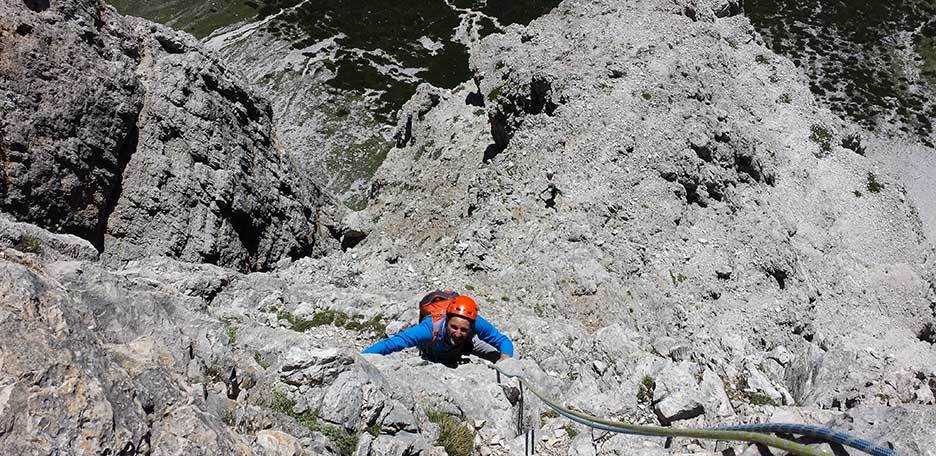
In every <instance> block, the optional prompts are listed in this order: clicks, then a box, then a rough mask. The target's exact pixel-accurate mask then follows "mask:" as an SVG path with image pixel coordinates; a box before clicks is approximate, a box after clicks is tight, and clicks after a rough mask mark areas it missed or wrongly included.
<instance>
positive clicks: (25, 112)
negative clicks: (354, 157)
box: [0, 2, 324, 270]
mask: <svg viewBox="0 0 936 456" xmlns="http://www.w3.org/2000/svg"><path fill="white" fill-rule="evenodd" d="M2 8H3V15H2V19H0V40H2V51H0V53H2V54H0V72H2V79H0V93H2V95H3V97H2V101H0V102H2V103H4V110H3V113H4V114H3V118H2V124H0V128H2V134H3V136H2V142H0V161H2V165H3V173H2V176H0V177H2V179H0V190H2V195H0V209H2V210H3V211H5V212H9V213H11V214H13V215H14V216H15V217H17V218H18V219H20V220H22V221H27V222H31V223H36V224H38V225H41V226H43V227H46V228H49V229H51V230H54V231H61V232H67V233H73V234H77V235H79V236H81V237H84V238H85V239H88V240H89V241H91V242H92V243H93V244H94V245H95V246H96V247H97V248H98V250H100V251H102V252H103V254H102V257H103V258H104V259H105V260H107V261H112V262H121V261H127V260H130V259H134V258H138V257H140V256H146V255H167V256H171V257H175V258H180V259H184V260H187V261H195V262H209V263H216V264H219V265H224V266H230V267H233V268H236V269H239V270H256V269H265V268H268V267H269V266H270V265H272V264H273V263H275V262H276V261H278V260H280V259H282V258H287V257H289V258H298V257H301V256H306V255H309V254H312V253H313V250H314V249H315V246H316V241H317V239H318V237H319V236H318V233H317V232H316V230H317V219H318V214H317V209H316V208H317V207H318V206H319V205H320V203H321V201H322V200H323V198H324V197H323V196H322V194H321V193H320V191H319V190H318V189H317V188H316V187H315V186H314V185H313V184H312V183H311V182H309V181H308V180H306V179H305V178H304V177H303V176H299V175H296V173H291V170H292V169H294V167H293V163H292V162H291V159H290V157H289V155H288V154H287V153H284V152H283V151H282V150H280V149H279V148H278V146H277V144H276V138H275V133H274V130H273V127H272V122H271V112H270V108H269V105H268V104H267V102H265V101H264V100H262V99H260V98H258V97H257V96H255V95H254V94H253V93H252V92H251V91H250V90H249V89H246V88H245V87H244V86H242V85H241V83H240V82H239V81H238V78H237V77H236V76H235V75H233V74H231V73H230V72H228V71H227V70H226V69H225V68H224V67H223V66H222V65H220V64H219V63H218V62H217V61H216V60H215V59H214V58H212V57H211V56H209V55H207V54H205V53H204V52H203V51H202V50H201V48H200V45H199V44H198V43H197V42H196V41H195V40H194V39H192V38H191V37H190V36H188V35H184V34H180V33H177V32H174V31H172V30H170V29H167V28H164V27H161V26H158V25H155V24H152V23H149V22H147V21H143V20H140V19H124V18H122V17H121V16H119V15H117V14H116V13H114V12H113V10H112V9H110V8H109V7H107V6H105V5H104V4H103V3H101V2H65V3H61V4H60V3H56V4H53V5H49V6H48V7H45V8H44V7H42V5H39V6H36V5H33V4H31V3H28V2H27V3H20V2H5V3H4V4H3V5H2Z"/></svg>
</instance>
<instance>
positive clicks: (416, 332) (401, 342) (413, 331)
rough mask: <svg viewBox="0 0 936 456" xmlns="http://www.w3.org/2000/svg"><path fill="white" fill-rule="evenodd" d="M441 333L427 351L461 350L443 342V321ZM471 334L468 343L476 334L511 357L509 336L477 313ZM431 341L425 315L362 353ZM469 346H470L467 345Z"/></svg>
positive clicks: (384, 352) (391, 350)
mask: <svg viewBox="0 0 936 456" xmlns="http://www.w3.org/2000/svg"><path fill="white" fill-rule="evenodd" d="M441 331H442V333H441V334H440V337H439V338H438V340H436V342H435V343H433V344H432V346H431V347H429V352H430V354H432V355H443V354H447V353H450V352H453V351H461V350H463V349H464V347H452V346H450V345H449V344H447V343H446V342H445V340H446V332H447V328H446V326H445V323H444V322H443V323H442V329H441ZM472 332H473V334H470V335H469V337H468V344H470V343H471V336H474V335H477V336H478V338H479V339H481V340H483V341H484V342H487V343H488V344H491V345H492V346H493V347H494V348H496V349H498V350H499V351H500V352H501V353H502V354H505V355H507V356H510V357H513V354H514V351H513V342H511V341H510V338H509V337H507V336H505V335H503V334H501V332H500V331H498V330H497V328H495V327H494V325H492V324H491V323H489V322H488V321H487V320H485V319H484V318H481V316H480V315H479V316H478V318H477V319H476V320H475V322H474V327H473V328H472ZM429 342H432V317H431V316H429V317H426V318H424V319H423V320H422V321H421V322H419V324H418V325H416V326H413V327H412V328H409V329H407V330H405V331H402V332H400V333H398V334H396V335H394V336H392V337H388V338H386V339H384V340H381V341H380V342H377V343H376V344H374V345H371V346H370V347H368V348H367V349H365V350H364V351H363V352H362V353H377V354H381V355H389V354H390V353H394V352H398V351H400V350H404V349H407V348H410V347H422V346H424V345H425V344H427V343H429ZM469 348H470V347H469Z"/></svg>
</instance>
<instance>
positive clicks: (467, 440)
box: [428, 410, 474, 456]
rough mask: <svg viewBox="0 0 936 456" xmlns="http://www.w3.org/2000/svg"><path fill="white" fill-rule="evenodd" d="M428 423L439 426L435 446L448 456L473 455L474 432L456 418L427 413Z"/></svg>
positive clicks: (443, 413)
mask: <svg viewBox="0 0 936 456" xmlns="http://www.w3.org/2000/svg"><path fill="white" fill-rule="evenodd" d="M428 416H429V421H432V422H433V423H435V424H438V425H439V440H438V442H436V444H437V445H439V446H441V447H443V448H445V452H446V453H448V454H449V456H471V455H472V454H474V431H473V430H472V429H471V428H470V427H468V425H467V424H465V423H464V422H463V421H462V420H461V419H459V418H458V417H455V416H452V415H449V414H448V413H445V412H443V411H439V410H435V411H430V412H429V413H428Z"/></svg>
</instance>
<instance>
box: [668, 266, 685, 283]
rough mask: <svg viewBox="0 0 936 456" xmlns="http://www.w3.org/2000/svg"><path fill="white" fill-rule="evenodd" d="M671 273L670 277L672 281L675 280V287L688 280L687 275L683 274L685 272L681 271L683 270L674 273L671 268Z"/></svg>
mask: <svg viewBox="0 0 936 456" xmlns="http://www.w3.org/2000/svg"><path fill="white" fill-rule="evenodd" d="M669 275H670V279H672V281H673V286H674V287H677V286H679V284H681V283H683V282H685V281H686V276H685V275H683V273H681V272H680V273H676V274H673V270H672V269H670V272H669Z"/></svg>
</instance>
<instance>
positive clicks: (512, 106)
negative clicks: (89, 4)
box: [0, 0, 936, 455]
mask: <svg viewBox="0 0 936 456" xmlns="http://www.w3.org/2000/svg"><path fill="white" fill-rule="evenodd" d="M731 5H732V4H731V3H726V2H718V1H712V2H702V1H680V2H673V3H671V2H663V1H655V0H645V1H638V2H630V3H628V4H626V5H624V4H619V3H618V2H604V1H601V0H593V1H588V2H565V3H563V4H562V5H560V7H558V8H557V9H556V10H554V11H553V12H552V13H550V14H549V15H548V16H546V17H544V18H542V19H539V20H537V21H534V22H533V23H531V24H530V26H528V27H511V28H510V29H509V30H508V31H507V33H505V34H503V35H499V36H491V37H488V38H486V39H485V40H483V41H482V42H481V43H480V44H479V45H478V46H477V47H476V48H475V49H474V50H473V53H472V67H473V73H474V75H475V80H474V81H470V82H468V83H466V84H464V85H462V86H461V87H459V88H457V89H454V90H451V91H449V90H440V89H436V88H432V87H430V86H423V87H421V88H420V90H419V91H418V93H417V94H416V95H415V96H414V97H413V98H412V99H411V100H410V102H409V103H408V104H407V106H406V107H405V109H404V114H403V115H402V116H401V121H400V125H399V129H398V130H399V131H398V134H397V145H398V147H397V148H395V149H394V150H392V151H391V153H390V154H389V156H388V159H387V161H386V162H385V163H384V164H383V165H382V166H381V168H380V169H379V171H378V174H377V175H376V176H375V180H374V183H373V185H372V188H371V191H370V193H371V204H370V205H369V207H368V208H367V209H366V210H364V211H360V212H356V213H350V214H347V215H345V216H344V218H343V220H342V221H341V228H335V230H336V231H337V232H338V233H339V234H341V235H342V236H343V241H344V242H343V244H344V250H337V249H336V251H334V252H331V253H330V254H329V255H326V256H322V257H318V258H311V257H309V258H302V259H299V260H297V261H294V262H292V263H289V262H288V261H282V262H280V263H279V264H278V265H277V267H276V268H275V269H274V270H271V271H268V272H252V273H244V272H240V271H237V270H235V269H232V268H230V267H222V266H215V265H210V264H198V263H189V262H185V261H189V260H190V258H186V257H182V258H180V259H181V260H182V261H180V259H173V258H166V257H159V256H149V253H151V252H145V253H146V254H144V253H137V254H136V255H138V256H137V257H135V258H129V257H128V258H129V259H131V261H129V262H113V263H111V262H101V261H98V260H95V259H94V253H95V252H96V250H95V249H94V247H93V246H92V245H91V244H90V243H88V242H87V241H84V240H81V239H79V238H76V237H74V236H69V235H62V234H55V233H51V232H49V231H47V230H43V229H42V228H39V227H36V226H34V225H31V224H28V223H23V221H29V220H23V219H22V216H21V215H19V214H16V213H14V214H13V215H14V218H13V219H10V218H0V239H2V242H3V245H4V249H3V250H2V258H0V269H2V271H3V272H2V273H0V281H2V285H0V302H2V303H3V317H2V319H0V326H2V330H0V331H2V333H3V335H4V337H2V338H0V354H2V357H3V358H2V363H0V366H2V368H0V422H2V423H4V426H3V428H4V429H5V432H3V433H0V448H3V451H4V452H11V453H13V452H15V453H40V454H46V453H51V452H53V451H60V452H64V453H67V454H83V453H102V452H107V451H109V452H111V453H121V452H122V453H123V454H190V453H195V454H290V455H296V454H326V455H327V454H356V455H371V454H373V455H404V454H423V455H431V454H445V452H446V450H445V449H444V448H443V447H440V446H437V444H438V443H452V442H451V440H447V437H445V436H449V437H448V438H450V436H451V435H452V433H453V432H456V433H457V432H459V431H460V432H462V433H463V434H464V433H467V435H468V436H469V437H470V438H471V439H472V440H473V443H474V445H475V447H476V449H477V452H478V453H480V454H482V455H492V454H498V455H507V454H520V453H521V452H522V451H523V448H524V439H523V436H522V435H518V434H520V432H519V431H525V430H528V429H535V430H536V433H535V435H536V444H537V450H538V452H539V453H540V454H550V455H553V454H555V455H560V454H563V455H564V454H569V455H572V454H575V455H599V454H600V455H611V454H646V455H652V454H672V453H674V452H675V453H698V454H727V453H725V452H726V451H727V452H734V454H745V453H747V454H757V453H756V452H757V449H756V448H755V447H753V446H751V447H748V446H747V445H741V444H737V445H727V444H725V443H716V442H706V441H694V440H685V439H676V440H674V441H672V442H666V441H664V440H661V439H651V438H643V437H635V436H621V435H602V433H598V432H589V431H588V430H586V429H584V428H581V427H577V426H572V425H570V424H569V423H568V422H567V421H564V420H563V419H561V418H559V417H556V416H555V415H553V414H551V413H549V412H547V411H545V410H544V409H543V408H542V405H541V404H539V403H537V401H535V400H532V399H530V398H527V400H525V401H522V402H520V401H518V391H517V389H516V385H515V384H513V383H512V382H508V381H502V382H501V383H498V382H496V381H495V376H494V374H493V373H492V372H491V371H490V370H488V369H486V368H485V367H484V366H483V365H481V364H478V363H470V364H466V365H463V366H460V367H458V368H456V369H449V368H446V367H443V366H438V365H431V364H426V363H425V362H422V361H421V360H419V359H418V357H416V356H415V355H413V354H412V353H401V354H396V355H392V356H388V357H373V356H367V357H366V358H365V357H361V356H360V355H357V354H356V353H355V352H356V351H357V350H358V349H360V348H362V347H363V346H365V345H366V344H368V343H370V342H372V341H373V340H375V339H376V338H377V337H380V336H382V335H384V334H386V333H393V332H395V331H398V330H400V329H402V328H403V327H405V326H406V325H409V324H411V323H412V322H413V320H414V319H415V318H416V309H415V308H414V304H413V303H414V302H415V300H416V299H418V297H419V296H420V294H421V293H422V292H424V291H425V290H426V289H429V288H434V287H441V286H445V287H455V288H457V289H460V290H463V291H465V292H467V293H470V294H472V295H474V296H476V297H478V299H479V300H480V302H481V305H482V312H484V314H485V315H488V316H490V319H491V320H492V321H494V322H496V323H497V325H498V326H499V327H500V328H501V329H504V330H505V331H506V332H507V333H508V334H509V335H510V336H511V337H512V338H513V339H514V340H515V342H516V344H517V347H518V352H519V354H520V356H521V360H520V361H519V362H518V363H515V364H517V365H515V366H511V368H514V369H521V368H522V369H523V370H524V371H525V373H526V374H527V375H530V376H531V377H532V378H533V379H534V380H535V381H536V382H537V384H540V385H542V387H543V388H545V389H546V390H547V392H548V393H549V394H551V395H553V396H554V397H556V398H557V399H559V400H560V401H561V402H563V403H567V404H570V405H573V406H574V407H576V408H578V409H581V410H584V411H587V412H589V413H593V414H597V415H601V416H607V417H613V418H618V419H625V420H630V421H636V422H646V423H664V424H665V423H671V424H673V425H679V426H683V425H686V426H702V425H714V424H720V423H735V422H751V421H763V420H767V419H771V420H775V421H802V422H809V423H814V424H830V425H834V426H836V427H837V428H840V429H843V430H853V431H855V432H857V433H859V434H861V435H863V436H865V437H868V438H872V439H878V440H882V441H887V442H890V443H892V444H893V445H894V446H895V447H896V448H897V449H898V451H900V452H902V454H932V450H931V448H933V447H934V446H936V445H934V444H936V434H934V432H933V429H936V426H933V424H934V423H936V408H934V402H936V401H934V398H933V396H934V389H936V371H933V368H932V366H936V363H934V361H936V359H934V358H936V350H934V347H933V343H934V342H936V336H934V329H933V328H934V314H933V312H934V305H936V304H934V303H936V295H934V293H936V292H934V282H936V263H934V261H936V259H934V255H933V250H932V244H931V243H930V242H931V241H930V240H928V239H927V238H926V236H925V235H924V234H923V233H924V232H923V229H922V226H921V223H920V220H919V218H918V217H917V215H916V210H915V208H914V207H913V206H912V205H911V204H910V202H909V201H908V200H907V198H906V197H905V195H904V192H903V191H902V187H901V183H900V182H899V181H897V180H895V179H894V178H892V177H891V176H890V175H889V174H888V173H887V172H885V171H883V170H882V169H881V168H880V165H879V164H878V163H877V162H875V161H873V160H872V159H870V158H868V157H866V156H864V155H861V154H859V153H857V152H858V151H857V150H856V149H858V148H859V147H858V146H859V145H865V147H875V146H876V145H878V144H880V143H877V142H874V141H863V140H862V139H861V138H862V135H867V133H866V132H861V131H860V130H858V129H857V128H856V127H854V126H853V125H850V124H848V123H845V122H843V121H841V120H840V119H838V118H836V117H835V116H834V115H832V114H831V113H829V112H828V111H827V110H825V109H823V108H822V107H820V106H818V105H817V104H816V103H815V101H814V100H813V98H812V96H811V95H810V94H809V92H808V89H807V85H806V84H805V82H804V81H803V78H802V76H801V75H800V74H799V73H798V72H797V71H796V69H795V67H794V66H793V65H792V64H791V63H790V62H788V61H786V60H784V59H782V58H779V57H777V56H775V55H773V54H771V53H770V52H769V51H767V50H766V48H764V46H763V45H762V44H761V43H760V40H759V37H758V35H757V34H756V33H754V31H753V29H751V27H750V24H749V23H748V22H747V19H745V18H744V17H743V16H740V15H737V14H734V13H737V11H736V9H735V8H733V7H732V6H731ZM3 17H7V16H6V15H4V16H3ZM134 21H135V20H129V21H128V22H129V23H134ZM149 27H152V26H149ZM4 30H6V28H4ZM5 33H6V32H5ZM4 36H7V35H4ZM179 39H184V37H183V38H179ZM3 49H6V47H4V48H3ZM478 94H480V95H481V99H482V100H483V106H478V104H479V103H478V102H477V100H478V98H479V97H478V96H477V95H478ZM235 106H236V105H235ZM158 112H159V111H156V110H154V111H153V113H154V114H156V113H158ZM856 142H857V143H856ZM856 144H857V145H856ZM258 161H259V160H258ZM235 182H239V181H235ZM14 219H15V220H14ZM106 252H107V249H106V248H105V253H106ZM280 257H282V255H280ZM277 260H279V258H276V257H271V262H273V263H276V262H277ZM521 411H522V412H523V416H524V417H525V419H524V420H523V423H518V422H517V418H518V413H519V412H521ZM453 423H454V424H453ZM453 430H455V431H453ZM27 435H28V436H30V438H29V439H26V438H25V437H24V436H27ZM449 450H451V451H449V452H448V453H449V454H457V453H455V451H456V450H455V449H454V448H451V447H450V448H449Z"/></svg>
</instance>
